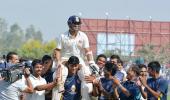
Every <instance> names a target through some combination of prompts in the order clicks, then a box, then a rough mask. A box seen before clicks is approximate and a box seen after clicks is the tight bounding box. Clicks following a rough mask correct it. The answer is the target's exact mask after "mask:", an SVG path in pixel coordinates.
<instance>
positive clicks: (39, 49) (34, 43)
mask: <svg viewBox="0 0 170 100" xmlns="http://www.w3.org/2000/svg"><path fill="white" fill-rule="evenodd" d="M55 47H56V42H55V41H50V42H48V43H42V42H41V41H39V40H33V39H32V40H31V39H30V40H28V41H27V42H26V43H25V44H24V45H23V46H22V47H21V48H19V49H18V53H19V54H20V55H21V56H22V57H24V58H29V59H34V58H41V57H42V56H43V55H45V54H49V55H51V53H52V51H53V49H54V48H55Z"/></svg>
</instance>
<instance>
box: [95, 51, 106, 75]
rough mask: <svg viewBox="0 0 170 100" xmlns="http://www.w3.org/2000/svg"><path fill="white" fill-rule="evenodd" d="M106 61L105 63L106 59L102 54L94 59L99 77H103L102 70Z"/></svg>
mask: <svg viewBox="0 0 170 100" xmlns="http://www.w3.org/2000/svg"><path fill="white" fill-rule="evenodd" d="M106 61H107V57H106V56H105V55H104V54H100V55H98V56H97V58H96V64H97V66H98V67H99V74H100V76H104V72H103V69H104V66H105V63H106Z"/></svg>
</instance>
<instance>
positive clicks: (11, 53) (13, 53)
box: [6, 52, 18, 62]
mask: <svg viewBox="0 0 170 100" xmlns="http://www.w3.org/2000/svg"><path fill="white" fill-rule="evenodd" d="M13 55H18V54H17V53H16V52H9V53H8V54H7V56H6V61H7V62H9V60H11V59H12V56H13Z"/></svg>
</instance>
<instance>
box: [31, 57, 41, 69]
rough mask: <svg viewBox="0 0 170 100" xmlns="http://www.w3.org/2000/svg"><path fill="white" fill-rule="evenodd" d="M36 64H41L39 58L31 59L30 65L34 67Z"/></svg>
mask: <svg viewBox="0 0 170 100" xmlns="http://www.w3.org/2000/svg"><path fill="white" fill-rule="evenodd" d="M37 64H42V62H41V60H39V59H34V60H33V61H32V63H31V65H32V67H33V68H34V67H35V65H37Z"/></svg>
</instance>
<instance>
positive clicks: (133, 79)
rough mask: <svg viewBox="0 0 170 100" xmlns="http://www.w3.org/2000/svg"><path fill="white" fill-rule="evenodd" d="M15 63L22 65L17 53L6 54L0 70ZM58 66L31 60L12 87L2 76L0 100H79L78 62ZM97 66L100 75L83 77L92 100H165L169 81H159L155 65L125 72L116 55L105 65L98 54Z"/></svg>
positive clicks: (75, 59) (73, 59)
mask: <svg viewBox="0 0 170 100" xmlns="http://www.w3.org/2000/svg"><path fill="white" fill-rule="evenodd" d="M17 63H21V62H19V57H18V55H17V53H15V52H9V53H8V55H7V57H6V61H5V62H2V63H1V64H0V68H1V70H3V69H10V66H11V65H14V64H17ZM61 65H62V67H61V66H60V67H58V68H57V67H56V64H55V62H54V61H53V58H52V57H51V56H49V55H44V56H43V57H42V59H41V60H40V59H33V61H32V63H31V66H30V67H29V68H28V67H23V75H22V78H21V79H17V80H16V81H15V82H13V83H9V82H8V81H6V80H5V79H4V78H3V77H2V76H1V77H0V98H1V100H81V97H82V96H81V95H82V93H81V85H82V84H81V83H82V82H81V79H80V76H79V74H78V72H79V70H80V68H81V67H82V65H81V64H80V61H79V58H78V57H76V56H71V57H70V58H69V59H68V61H66V62H65V63H63V64H61ZM96 65H97V67H98V68H99V71H98V72H97V73H92V72H93V71H91V74H90V75H88V76H85V81H86V82H87V83H92V84H93V88H92V91H88V90H86V91H88V94H89V96H90V99H91V100H119V99H120V100H158V99H160V100H167V92H168V81H167V80H166V79H164V78H163V77H161V75H160V73H159V72H160V69H161V65H160V64H159V62H158V61H152V62H149V63H148V65H145V64H138V65H137V64H131V65H130V67H129V68H128V69H127V70H126V71H125V69H124V67H123V65H124V64H123V61H122V60H121V59H120V57H119V56H118V55H112V56H111V57H110V60H109V61H107V57H106V56H105V55H104V54H101V55H98V56H97V58H96ZM87 67H88V66H87ZM56 90H57V91H56ZM56 95H59V96H60V98H55V97H56ZM57 97H58V96H57Z"/></svg>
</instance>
